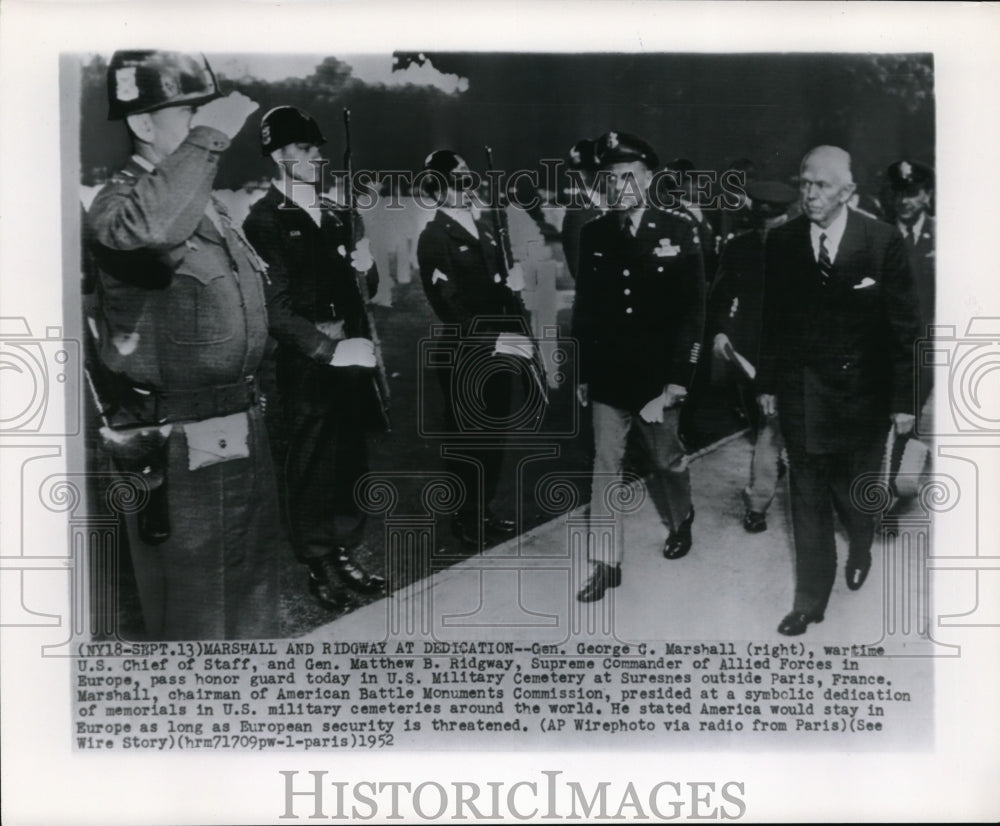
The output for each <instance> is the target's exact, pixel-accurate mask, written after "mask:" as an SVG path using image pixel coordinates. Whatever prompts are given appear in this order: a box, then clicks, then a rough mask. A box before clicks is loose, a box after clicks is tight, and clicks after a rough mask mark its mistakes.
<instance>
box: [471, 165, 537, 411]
mask: <svg viewBox="0 0 1000 826" xmlns="http://www.w3.org/2000/svg"><path fill="white" fill-rule="evenodd" d="M483 148H484V149H485V150H486V170H487V174H488V173H489V172H492V171H493V149H492V148H491V147H489V146H486V147H483ZM490 180H493V177H492V176H491V177H490ZM490 194H491V196H492V195H493V194H494V193H490ZM495 194H496V195H497V197H496V199H495V200H496V204H495V206H496V209H491V210H490V212H491V213H492V214H493V225H494V228H495V229H496V233H497V239H498V241H499V244H500V261H501V262H502V264H503V279H504V283H505V284H506V283H507V279H508V278H509V277H510V268H511V267H512V266H514V260H513V259H514V253H513V250H512V249H511V245H510V228H509V227H508V224H507V211H506V208H505V205H504V203H503V200H502V199H501V198H500V197H499V193H495ZM490 200H491V201H493V200H494V198H492V197H491V198H490ZM490 206H491V207H492V206H494V204H491V205H490ZM508 256H509V257H508ZM528 337H529V338H530V339H531V345H532V346H531V376H532V378H533V379H534V380H535V384H536V385H537V386H538V392H539V393H540V394H541V397H542V403H543V404H544V405H548V403H549V384H548V380H547V379H546V374H545V362H544V361H542V350H541V348H540V347H539V345H538V340H537V339H536V338H535V335H534V333H533V331H532V330H531V324H530V322H529V324H528Z"/></svg>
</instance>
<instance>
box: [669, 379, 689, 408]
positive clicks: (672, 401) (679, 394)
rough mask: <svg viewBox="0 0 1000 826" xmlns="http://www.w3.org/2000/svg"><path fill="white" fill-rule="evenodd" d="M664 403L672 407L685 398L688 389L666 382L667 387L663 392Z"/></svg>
mask: <svg viewBox="0 0 1000 826" xmlns="http://www.w3.org/2000/svg"><path fill="white" fill-rule="evenodd" d="M663 395H664V399H665V400H666V401H665V405H666V406H667V407H673V406H674V405H676V404H682V403H683V402H684V400H685V399H686V398H687V395H688V391H687V388H686V387H681V386H680V385H679V384H668V385H667V389H666V391H665V392H664V394H663Z"/></svg>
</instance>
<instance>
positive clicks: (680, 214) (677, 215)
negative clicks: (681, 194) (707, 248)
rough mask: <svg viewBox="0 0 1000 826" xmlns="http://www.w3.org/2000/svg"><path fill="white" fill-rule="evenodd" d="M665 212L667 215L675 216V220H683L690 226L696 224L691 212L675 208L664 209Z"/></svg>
mask: <svg viewBox="0 0 1000 826" xmlns="http://www.w3.org/2000/svg"><path fill="white" fill-rule="evenodd" d="M663 212H665V213H667V215H673V216H674V217H675V218H683V219H684V220H685V221H687V222H688V223H689V224H694V223H695V220H694V216H693V215H692V214H691V213H690V212H685V211H684V210H683V209H674V208H673V207H663Z"/></svg>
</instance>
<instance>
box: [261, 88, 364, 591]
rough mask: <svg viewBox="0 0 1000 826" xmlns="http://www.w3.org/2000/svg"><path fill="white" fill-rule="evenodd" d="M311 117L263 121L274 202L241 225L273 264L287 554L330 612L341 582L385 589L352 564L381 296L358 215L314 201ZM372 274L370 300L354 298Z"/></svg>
mask: <svg viewBox="0 0 1000 826" xmlns="http://www.w3.org/2000/svg"><path fill="white" fill-rule="evenodd" d="M325 142H326V139H325V138H324V137H323V134H322V132H321V131H320V128H319V124H318V123H317V122H316V121H315V119H313V117H312V116H311V115H309V114H308V113H307V112H304V111H302V110H301V109H297V108H295V107H293V106H279V107H276V108H275V109H272V110H271V111H269V112H268V113H267V114H265V115H264V117H263V118H262V119H261V123H260V143H261V150H262V151H263V153H264V154H265V155H268V156H269V157H270V158H271V159H272V160H273V161H274V163H275V178H274V179H273V180H272V182H271V186H270V188H269V189H268V191H267V194H266V195H265V196H264V197H263V198H261V199H260V200H259V201H257V202H256V203H255V204H254V205H253V207H252V208H251V209H250V215H249V216H248V217H247V220H246V222H245V223H244V225H243V227H244V230H245V231H246V234H247V238H248V239H249V240H250V243H252V244H253V246H254V248H255V249H256V250H257V252H258V253H259V254H260V256H261V257H262V258H263V259H264V261H265V262H266V263H267V265H268V279H267V285H266V288H265V291H266V293H267V307H268V318H269V323H270V330H271V335H272V336H273V337H274V338H275V340H276V341H277V342H278V352H277V379H278V385H279V387H280V389H281V399H282V406H283V412H284V419H285V428H286V435H287V437H288V454H287V457H286V461H285V469H284V470H285V490H284V495H285V500H286V507H287V511H286V512H287V515H288V520H289V529H290V533H291V539H292V546H293V549H294V551H295V553H296V555H297V556H298V558H299V559H300V560H301V561H302V562H303V563H304V564H305V565H307V566H308V568H309V589H310V592H311V593H312V594H313V596H314V597H315V598H316V600H317V602H319V604H320V605H322V606H323V607H324V608H328V609H330V610H337V609H340V608H342V607H343V606H344V595H343V594H342V593H341V592H340V590H339V588H338V586H339V584H340V583H343V584H345V585H347V586H349V587H351V588H353V589H355V590H358V591H362V592H376V591H379V590H381V589H382V587H383V585H384V581H383V579H382V578H381V577H379V576H376V575H374V574H371V573H369V572H367V571H366V570H364V568H363V567H362V565H361V564H360V562H358V561H357V559H356V558H355V557H356V556H357V555H359V554H358V548H359V547H360V545H361V541H362V535H363V528H364V517H363V515H362V514H361V513H360V512H359V510H358V507H357V505H356V503H355V501H354V488H355V485H356V483H357V482H358V480H359V479H360V478H361V477H362V476H363V475H364V474H365V473H366V472H367V470H368V450H367V445H366V441H365V436H366V430H368V429H369V428H370V425H371V424H372V423H376V422H381V416H380V415H379V413H378V410H377V404H378V400H377V397H376V396H375V392H374V388H373V384H372V376H373V371H372V369H371V368H374V367H375V353H374V348H373V344H372V341H371V339H370V338H369V335H370V331H369V330H368V329H367V323H366V322H367V319H366V318H365V313H364V306H363V300H367V299H368V298H369V297H370V296H371V295H374V293H375V291H376V290H377V288H378V273H377V271H376V270H375V267H374V264H373V261H372V257H371V254H370V252H369V249H368V242H367V240H366V239H363V240H362V241H361V242H359V243H358V245H357V247H356V248H353V247H354V245H353V243H352V241H353V239H352V237H351V216H350V214H349V212H348V211H347V210H344V209H341V208H339V207H337V206H336V205H335V204H333V203H332V202H331V201H329V200H328V199H326V198H323V197H321V196H320V194H319V186H320V184H321V181H322V174H321V173H322V170H323V164H322V156H321V153H320V147H321V146H322V145H323V144H324V143H325ZM356 273H360V274H363V275H364V276H365V277H366V290H367V292H368V295H366V296H364V297H362V295H361V294H360V292H359V291H358V282H357V276H356Z"/></svg>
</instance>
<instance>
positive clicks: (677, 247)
mask: <svg viewBox="0 0 1000 826" xmlns="http://www.w3.org/2000/svg"><path fill="white" fill-rule="evenodd" d="M620 221H621V218H620V215H618V214H616V213H613V212H609V213H607V214H605V215H603V216H602V217H600V218H598V219H596V220H594V221H591V222H590V223H589V224H587V225H586V226H585V227H584V228H583V232H582V233H581V237H580V273H579V275H578V277H577V288H576V298H575V300H574V304H573V336H574V337H575V338H576V340H577V346H578V347H579V354H578V356H579V360H580V382H581V383H586V384H588V385H589V392H590V397H591V398H592V399H593V400H594V401H599V402H603V403H604V404H608V405H611V406H613V407H617V408H620V409H624V410H631V411H633V412H635V411H638V410H639V409H641V408H642V407H643V406H644V405H645V404H646V403H647V402H649V401H652V400H653V399H654V398H656V396H658V395H659V394H660V393H661V392H663V389H664V387H665V386H666V385H668V384H677V385H680V386H682V387H688V386H690V384H691V380H692V377H693V374H694V367H695V364H696V363H697V360H698V352H699V350H700V348H701V337H702V332H703V328H704V320H705V277H704V271H703V263H702V257H701V249H700V247H699V244H698V240H697V235H696V232H695V228H694V226H693V224H692V222H691V221H690V219H689V218H687V217H685V216H683V215H682V214H681V213H679V212H673V211H668V210H659V209H653V208H647V209H646V210H645V211H644V212H643V213H642V216H641V221H640V222H639V227H638V230H637V232H636V235H635V237H634V238H633V237H631V236H628V235H627V234H626V233H625V232H624V230H622V228H621V223H620Z"/></svg>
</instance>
